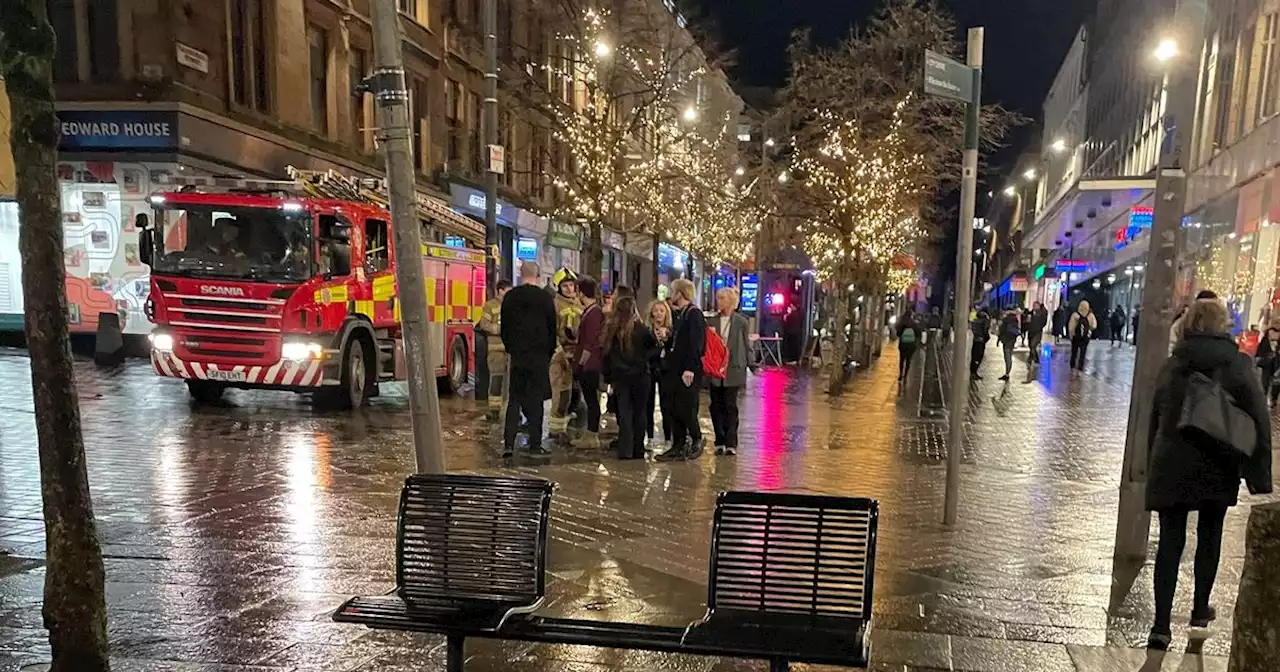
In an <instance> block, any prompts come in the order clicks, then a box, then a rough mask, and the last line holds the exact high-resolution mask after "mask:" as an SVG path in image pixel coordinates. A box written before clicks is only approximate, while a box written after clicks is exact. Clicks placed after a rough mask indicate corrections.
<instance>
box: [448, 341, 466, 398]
mask: <svg viewBox="0 0 1280 672" xmlns="http://www.w3.org/2000/svg"><path fill="white" fill-rule="evenodd" d="M445 374H446V375H445V379H444V384H445V388H446V389H445V391H446V392H448V393H449V394H457V393H458V392H459V391H460V390H461V389H462V386H463V385H466V384H467V343H466V340H465V339H463V338H462V337H461V336H455V337H454V339H453V343H452V344H451V345H450V346H449V368H448V370H446V372H445Z"/></svg>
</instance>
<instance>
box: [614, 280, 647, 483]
mask: <svg viewBox="0 0 1280 672" xmlns="http://www.w3.org/2000/svg"><path fill="white" fill-rule="evenodd" d="M601 341H602V342H601V350H602V351H603V352H604V371H605V379H606V380H607V381H608V382H609V384H611V385H612V386H613V392H614V394H615V395H616V397H617V399H618V444H617V451H618V459H621V460H639V459H642V458H644V435H645V432H644V429H643V428H642V427H641V424H642V423H643V422H644V417H645V408H646V402H647V401H648V397H649V395H650V394H652V392H653V378H651V377H650V375H649V358H650V354H651V353H652V352H653V351H654V350H656V349H657V347H658V341H657V339H655V338H654V337H653V333H652V332H650V331H649V328H648V327H646V326H644V324H643V323H642V322H641V321H640V316H639V315H637V314H636V300H635V299H633V298H631V297H629V296H624V297H622V298H620V299H618V300H617V303H616V304H615V305H614V308H613V310H612V311H611V312H610V313H609V321H608V322H607V323H606V324H605V327H604V333H603V335H602V336H601ZM650 426H651V427H652V423H650Z"/></svg>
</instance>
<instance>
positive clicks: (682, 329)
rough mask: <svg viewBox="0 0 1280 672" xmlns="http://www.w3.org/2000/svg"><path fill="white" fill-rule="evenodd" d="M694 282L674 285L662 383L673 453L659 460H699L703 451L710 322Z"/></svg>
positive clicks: (675, 283)
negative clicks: (697, 302)
mask: <svg viewBox="0 0 1280 672" xmlns="http://www.w3.org/2000/svg"><path fill="white" fill-rule="evenodd" d="M693 296H694V286H693V282H692V281H689V280H686V279H684V278H680V279H679V280H676V281H675V282H672V283H671V306H672V308H673V309H674V310H673V312H672V320H673V327H672V330H671V345H670V346H669V349H668V350H667V354H666V357H665V359H666V372H665V373H664V374H663V380H664V382H665V383H666V386H667V390H668V392H667V394H668V395H669V398H670V404H671V450H669V451H667V452H665V453H663V454H662V456H661V457H660V458H658V459H660V460H663V461H671V460H696V459H697V458H699V457H701V456H702V451H703V449H704V445H703V441H702V429H701V427H699V426H698V406H699V404H700V402H701V393H702V380H703V377H704V376H703V372H702V355H703V354H704V353H705V352H706V344H707V320H706V318H705V317H703V315H702V311H701V310H698V309H697V307H695V306H694V305H693Z"/></svg>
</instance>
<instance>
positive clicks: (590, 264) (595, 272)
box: [578, 221, 604, 280]
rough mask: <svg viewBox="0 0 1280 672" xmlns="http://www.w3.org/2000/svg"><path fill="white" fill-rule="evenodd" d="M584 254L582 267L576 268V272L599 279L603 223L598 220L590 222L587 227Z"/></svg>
mask: <svg viewBox="0 0 1280 672" xmlns="http://www.w3.org/2000/svg"><path fill="white" fill-rule="evenodd" d="M584 256H585V257H586V258H585V259H583V260H582V268H580V269H578V273H579V274H582V273H585V274H587V275H589V276H591V277H593V278H596V279H597V280H599V279H600V278H599V276H600V272H601V271H602V270H604V225H603V224H601V223H600V222H598V221H596V222H591V224H590V226H589V227H588V232H587V249H586V252H585V253H584Z"/></svg>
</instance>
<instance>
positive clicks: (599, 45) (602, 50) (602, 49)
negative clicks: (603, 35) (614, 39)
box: [596, 40, 613, 58]
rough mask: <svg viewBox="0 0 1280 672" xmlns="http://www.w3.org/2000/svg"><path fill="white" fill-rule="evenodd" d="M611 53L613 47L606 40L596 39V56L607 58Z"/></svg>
mask: <svg viewBox="0 0 1280 672" xmlns="http://www.w3.org/2000/svg"><path fill="white" fill-rule="evenodd" d="M611 53H613V49H612V48H610V47H609V45H608V44H607V43H606V42H604V41H602V40H596V58H607V57H608V56H609V54H611Z"/></svg>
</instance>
